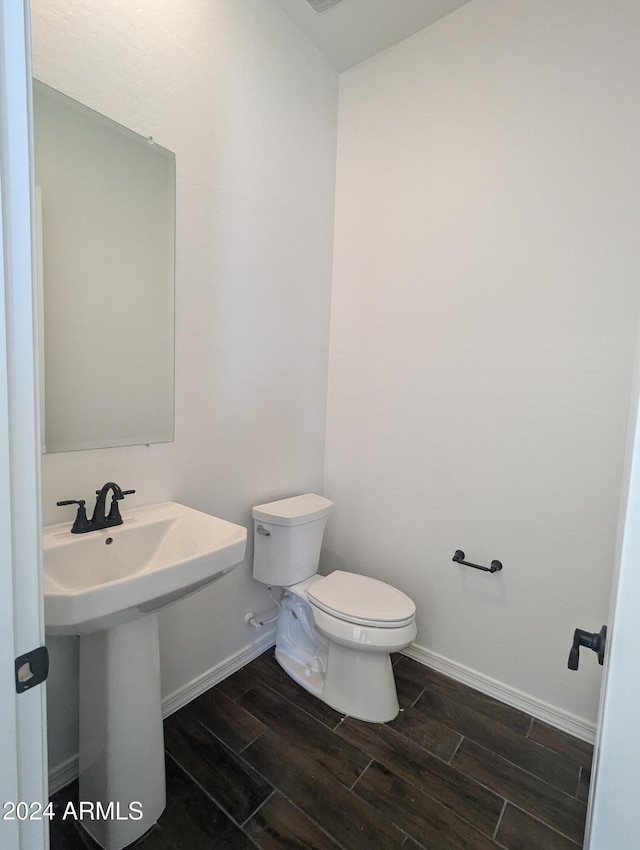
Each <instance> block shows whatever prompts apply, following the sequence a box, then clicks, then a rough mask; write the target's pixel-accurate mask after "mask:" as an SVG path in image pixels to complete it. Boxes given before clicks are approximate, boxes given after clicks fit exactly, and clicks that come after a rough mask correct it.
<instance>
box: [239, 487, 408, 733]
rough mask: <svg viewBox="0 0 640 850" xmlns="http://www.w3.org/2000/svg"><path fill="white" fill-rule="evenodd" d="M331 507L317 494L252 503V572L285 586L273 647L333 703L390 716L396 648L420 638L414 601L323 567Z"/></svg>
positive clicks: (354, 712)
mask: <svg viewBox="0 0 640 850" xmlns="http://www.w3.org/2000/svg"><path fill="white" fill-rule="evenodd" d="M331 508H332V502H330V501H329V499H325V498H324V497H322V496H317V495H315V494H312V493H308V494H306V495H303V496H294V497H292V498H290V499H283V500H280V501H277V502H270V503H268V504H264V505H257V506H256V507H254V509H253V519H254V530H255V549H254V560H253V575H254V578H255V579H257V580H258V581H260V582H263V583H265V584H268V585H271V586H279V587H282V588H283V590H284V592H283V596H282V600H281V606H282V607H281V611H280V614H279V616H278V622H277V629H276V650H275V657H276V659H277V661H278V663H279V664H280V665H281V667H282V668H283V669H284V670H285V671H286V672H287V673H288V674H289V675H290V676H291V678H293V679H294V680H295V681H297V682H298V683H299V684H300V685H302V687H304V688H305V689H306V690H307V691H309V692H310V693H312V694H314V695H315V696H317V697H318V698H319V699H321V700H322V701H323V702H325V703H327V705H330V706H331V707H332V708H335V709H336V710H338V711H340V712H343V713H344V714H348V715H351V716H352V717H356V718H358V719H360V720H367V721H371V722H385V721H388V720H392V719H393V718H394V717H395V716H396V715H397V713H398V710H399V707H398V698H397V694H396V687H395V680H394V677H393V669H392V665H391V658H390V654H391V653H392V652H397V651H399V650H401V649H404V648H406V647H407V646H409V644H411V643H412V642H413V640H414V639H415V636H416V625H415V614H416V609H415V605H414V603H413V601H412V600H411V599H410V598H409V597H408V596H406V594H404V593H402V592H401V591H400V590H397V589H396V588H394V587H391V585H388V584H386V583H385V582H381V581H378V580H377V579H373V578H368V577H367V576H362V575H358V574H356V573H348V572H345V571H343V570H335V571H334V572H332V573H330V574H329V575H327V576H322V575H319V574H318V572H317V570H318V563H319V558H320V546H321V544H322V535H323V533H324V528H325V525H326V521H327V517H328V515H329V512H330V510H331Z"/></svg>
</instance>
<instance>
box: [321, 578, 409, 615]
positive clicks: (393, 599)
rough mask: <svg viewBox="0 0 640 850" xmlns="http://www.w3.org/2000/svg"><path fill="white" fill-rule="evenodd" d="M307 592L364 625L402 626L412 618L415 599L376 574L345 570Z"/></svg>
mask: <svg viewBox="0 0 640 850" xmlns="http://www.w3.org/2000/svg"><path fill="white" fill-rule="evenodd" d="M308 596H309V599H310V600H311V602H312V603H313V604H314V605H317V606H318V608H321V609H322V610H323V611H326V612H327V613H328V614H333V616H334V617H339V618H340V619H341V620H347V621H348V622H350V623H357V624H358V625H361V626H378V627H381V628H388V629H389V628H399V627H400V626H406V625H408V624H409V623H411V622H413V620H414V618H415V615H416V606H415V605H414V603H413V600H411V599H409V597H408V596H407V595H406V594H405V593H402V591H401V590H398V589H397V588H395V587H391V585H389V584H385V583H384V582H383V581H378V580H377V579H375V578H369V577H368V576H361V575H358V574H357V573H345V572H343V571H342V570H335V572H333V573H331V574H330V575H328V576H326V577H325V578H323V579H320V581H318V582H316V583H315V584H313V585H312V586H311V587H310V588H309V590H308Z"/></svg>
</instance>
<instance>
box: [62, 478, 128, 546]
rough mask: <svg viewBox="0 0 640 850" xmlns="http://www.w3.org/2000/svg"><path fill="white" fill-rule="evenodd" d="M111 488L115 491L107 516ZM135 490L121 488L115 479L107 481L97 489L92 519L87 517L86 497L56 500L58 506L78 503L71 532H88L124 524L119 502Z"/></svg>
mask: <svg viewBox="0 0 640 850" xmlns="http://www.w3.org/2000/svg"><path fill="white" fill-rule="evenodd" d="M110 490H111V491H112V492H113V497H112V499H111V506H110V508H109V514H108V515H107V516H105V509H106V502H107V495H108V493H109V491H110ZM135 492H136V491H135V490H121V489H120V487H119V486H118V485H117V484H116V483H115V481H107V483H106V484H105V485H104V486H103V487H102V489H101V490H96V495H97V497H98V498H97V499H96V505H95V508H94V509H93V515H92V516H91V519H87V513H86V510H85V507H84V505H85V503H84V499H80V500H76V499H67V500H66V501H64V502H56V504H57V505H58V506H62V505H78V514H77V516H76V519H75V522H74V523H73V526H72V528H71V533H72V534H86V533H87V532H88V531H98V530H99V529H101V528H111V527H112V526H114V525H122V522H123V520H122V517H121V516H120V509H119V507H118V502H119V501H120V500H121V499H124V497H125V496H129V495H130V494H131V493H135Z"/></svg>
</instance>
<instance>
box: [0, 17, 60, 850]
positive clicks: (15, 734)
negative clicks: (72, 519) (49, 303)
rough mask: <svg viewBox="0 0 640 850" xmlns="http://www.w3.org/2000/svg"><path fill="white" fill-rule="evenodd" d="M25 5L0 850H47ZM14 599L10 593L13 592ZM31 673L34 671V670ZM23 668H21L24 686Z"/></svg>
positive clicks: (8, 124) (10, 180) (2, 111)
mask: <svg viewBox="0 0 640 850" xmlns="http://www.w3.org/2000/svg"><path fill="white" fill-rule="evenodd" d="M29 45H30V38H29V15H28V0H0V200H1V204H0V280H1V281H2V285H3V295H4V297H3V298H1V299H0V589H1V592H0V754H1V758H0V806H1V807H2V811H0V847H2V848H3V850H42V848H46V847H48V846H49V843H48V821H47V818H46V816H45V813H46V809H44V806H45V805H46V802H47V799H46V798H47V782H46V765H47V759H46V713H45V686H44V685H34V686H33V687H29V688H28V689H27V690H25V691H24V692H23V693H21V694H18V693H17V690H16V675H15V664H14V660H15V658H17V657H18V656H20V655H25V654H27V653H31V652H32V650H35V649H37V648H38V647H40V646H43V645H44V616H43V610H42V563H41V562H42V555H41V531H40V528H41V520H40V469H39V451H40V438H39V433H38V428H37V422H38V413H37V375H36V368H35V363H36V356H35V354H36V349H35V343H34V286H33V281H34V274H33V259H32V257H33V254H32V246H31V235H32V232H33V228H32V206H33V205H32V201H31V193H32V180H31V174H32V168H31V145H30V142H29V139H30V114H31V106H30V102H31V65H30V51H29ZM12 591H13V592H12ZM32 666H33V667H34V668H35V662H33V663H32ZM29 676H30V673H29V667H28V666H27V667H25V668H23V678H24V679H26V680H27V681H28V679H29Z"/></svg>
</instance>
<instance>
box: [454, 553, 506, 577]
mask: <svg viewBox="0 0 640 850" xmlns="http://www.w3.org/2000/svg"><path fill="white" fill-rule="evenodd" d="M451 560H452V561H455V562H456V564H464V565H465V567H473V568H474V570H483V571H484V572H485V573H498V572H500V570H501V569H502V563H501V562H500V561H491V566H490V567H481V566H480V564H471V563H470V562H469V561H465V559H464V552H463V551H462V549H456V551H455V552H454V553H453V558H452V559H451Z"/></svg>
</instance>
